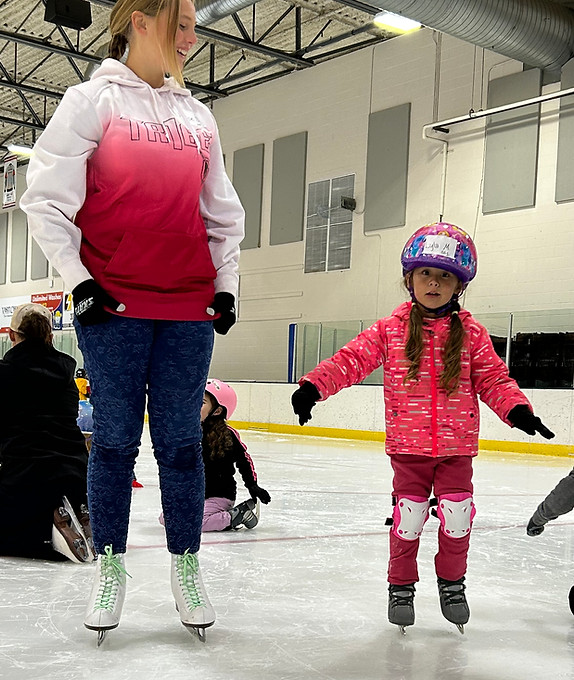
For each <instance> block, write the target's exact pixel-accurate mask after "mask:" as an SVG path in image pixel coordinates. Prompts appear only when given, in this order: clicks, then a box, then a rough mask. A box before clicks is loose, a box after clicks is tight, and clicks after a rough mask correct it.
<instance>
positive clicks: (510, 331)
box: [289, 309, 574, 389]
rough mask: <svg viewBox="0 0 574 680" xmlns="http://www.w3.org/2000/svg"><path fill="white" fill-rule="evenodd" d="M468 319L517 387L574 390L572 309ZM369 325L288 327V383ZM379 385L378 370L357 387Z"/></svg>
mask: <svg viewBox="0 0 574 680" xmlns="http://www.w3.org/2000/svg"><path fill="white" fill-rule="evenodd" d="M474 317H475V318H476V319H477V320H478V321H479V322H480V323H482V324H483V325H484V326H485V327H486V329H487V330H488V332H489V334H490V337H491V339H492V342H493V344H494V348H495V350H496V352H497V354H498V355H499V356H500V357H501V359H502V360H503V361H504V362H505V363H506V364H507V365H508V366H509V370H510V375H511V376H512V377H513V378H514V379H515V380H516V381H517V382H518V384H519V385H520V387H522V388H524V389H526V388H534V389H572V388H573V387H574V309H548V310H544V311H542V310H535V311H528V312H509V313H507V312H498V313H492V314H475V315H474ZM374 322H375V319H372V320H368V319H366V320H359V321H342V322H335V321H334V322H325V323H299V324H293V325H292V327H291V333H290V338H291V342H292V345H293V347H292V351H290V356H291V362H292V364H291V365H290V366H289V379H290V380H291V381H293V382H296V381H297V380H298V379H299V378H300V377H301V376H302V375H305V373H308V372H309V371H311V370H312V369H313V368H315V366H316V365H317V364H318V363H319V362H320V361H322V360H323V359H327V358H328V357H330V356H332V355H333V354H334V353H335V352H336V351H337V350H338V349H340V348H341V347H342V346H343V345H345V344H346V343H347V342H349V340H352V339H353V338H354V337H355V336H356V335H358V334H359V333H360V332H361V331H362V330H364V329H365V328H368V327H369V326H370V325H371V324H373V323H374ZM382 383H383V372H382V369H380V368H379V369H377V370H376V371H374V372H373V373H372V374H371V375H370V376H368V378H367V379H366V380H365V381H364V383H363V384H367V385H381V384H382Z"/></svg>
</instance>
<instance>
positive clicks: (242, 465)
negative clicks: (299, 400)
mask: <svg viewBox="0 0 574 680" xmlns="http://www.w3.org/2000/svg"><path fill="white" fill-rule="evenodd" d="M236 406H237V395H236V393H235V390H234V389H233V388H232V387H231V385H228V384H227V383H224V382H222V381H221V380H208V381H207V385H206V387H205V394H204V396H203V406H202V407H201V422H202V426H203V439H202V442H201V445H202V454H203V463H204V465H205V505H204V509H203V523H202V527H201V530H202V532H205V531H228V530H230V529H238V528H239V527H240V526H244V527H245V528H246V529H253V527H254V526H255V525H256V524H257V523H258V521H259V512H258V501H259V500H260V501H261V502H262V503H269V502H270V501H271V496H270V495H269V493H268V492H267V491H265V489H262V488H261V487H260V486H259V485H258V484H257V474H256V472H255V466H254V465H253V460H252V458H251V456H250V455H249V453H248V452H247V448H246V446H245V444H244V443H243V442H242V441H241V438H240V437H239V433H238V432H237V431H236V430H234V429H233V428H232V427H229V425H228V424H227V422H226V419H227V418H231V416H232V415H233V412H234V411H235V407H236ZM236 468H237V470H239V473H240V474H241V477H242V478H243V483H244V484H245V486H246V488H247V490H248V491H249V495H250V496H251V498H249V499H248V500H246V501H243V502H242V503H239V504H238V505H234V504H235V498H236V496H237V484H236V482H235V469H236ZM159 521H160V523H161V524H163V515H160V517H159Z"/></svg>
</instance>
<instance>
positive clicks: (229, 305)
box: [211, 293, 237, 335]
mask: <svg viewBox="0 0 574 680" xmlns="http://www.w3.org/2000/svg"><path fill="white" fill-rule="evenodd" d="M211 309H212V310H213V313H214V314H219V318H217V319H214V321H213V330H214V331H215V332H216V333H219V335H227V332H228V331H229V329H230V328H231V326H233V324H234V323H235V321H236V320H237V317H236V316H235V298H234V297H233V295H232V294H231V293H215V297H214V298H213V302H212V303H211Z"/></svg>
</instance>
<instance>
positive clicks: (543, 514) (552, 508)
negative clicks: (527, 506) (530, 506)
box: [526, 469, 574, 536]
mask: <svg viewBox="0 0 574 680" xmlns="http://www.w3.org/2000/svg"><path fill="white" fill-rule="evenodd" d="M572 509H574V469H572V470H570V474H568V475H567V476H566V477H564V479H561V480H560V481H559V482H558V484H557V485H556V486H555V487H554V489H552V491H551V492H550V493H549V494H548V496H546V498H545V499H544V500H543V501H542V503H540V505H539V506H538V507H537V508H536V511H535V512H534V514H533V515H532V517H531V518H530V521H529V522H528V527H527V529H526V533H527V534H528V535H529V536H538V534H541V533H542V532H543V531H544V525H545V524H546V522H550V521H551V520H553V519H556V518H557V517H559V516H560V515H565V514H566V513H567V512H570V511H571V510H572Z"/></svg>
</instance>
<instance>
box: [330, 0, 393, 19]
mask: <svg viewBox="0 0 574 680" xmlns="http://www.w3.org/2000/svg"><path fill="white" fill-rule="evenodd" d="M337 2H338V3H339V5H346V6H347V7H352V8H353V9H358V10H359V11H360V12H366V13H367V14H372V15H373V16H375V14H378V13H379V12H382V11H383V8H382V7H377V6H376V5H371V4H369V3H367V2H360V0H337ZM381 4H382V5H384V4H385V3H384V2H383V1H382V0H381Z"/></svg>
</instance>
